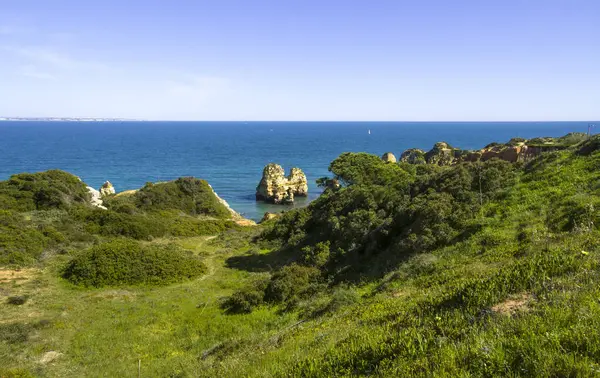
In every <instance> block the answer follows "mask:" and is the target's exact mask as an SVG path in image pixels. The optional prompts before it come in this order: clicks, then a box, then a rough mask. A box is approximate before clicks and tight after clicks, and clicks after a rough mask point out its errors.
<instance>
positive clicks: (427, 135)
mask: <svg viewBox="0 0 600 378" xmlns="http://www.w3.org/2000/svg"><path fill="white" fill-rule="evenodd" d="M589 123H590V122H33V121H31V122H11V121H6V122H0V180H5V179H7V178H9V177H10V175H12V174H15V173H21V172H38V171H43V170H47V169H55V168H56V169H62V170H65V171H68V172H71V173H73V174H75V175H77V176H79V177H81V179H82V180H83V181H85V182H86V183H87V184H88V185H90V186H93V187H95V188H99V187H100V186H101V185H102V183H104V182H105V181H106V180H109V181H111V182H112V183H113V185H114V186H115V188H116V190H117V191H123V190H129V189H137V188H139V187H141V186H143V185H144V184H145V183H146V182H148V181H152V182H156V181H167V180H172V179H175V178H177V177H181V176H195V177H198V178H202V179H205V180H207V181H208V182H209V183H210V184H211V185H212V187H213V188H214V189H215V191H216V192H217V193H218V194H219V195H220V196H221V197H222V198H224V199H225V200H226V201H227V202H229V204H230V205H231V207H233V208H234V209H235V210H237V211H238V212H240V213H241V214H243V215H244V216H246V217H248V218H251V219H260V218H261V217H262V215H263V213H264V212H265V211H280V210H281V209H282V207H281V206H275V205H267V204H263V203H257V202H256V201H255V198H254V194H255V189H256V185H257V184H258V182H259V181H260V178H261V174H262V169H263V167H264V166H265V165H266V164H268V163H270V162H274V163H277V164H280V165H282V166H283V167H284V169H285V170H286V172H287V171H289V169H290V168H292V167H300V168H301V169H302V170H303V171H304V172H305V173H306V175H307V177H308V180H309V193H310V195H309V198H308V200H310V199H313V198H316V197H317V196H318V195H319V190H318V188H317V187H316V185H315V180H316V179H317V178H319V177H322V176H325V175H327V174H328V171H327V167H328V165H329V163H330V162H331V161H332V160H333V159H335V158H336V157H337V156H338V155H339V154H341V153H342V152H346V151H352V152H359V151H365V152H370V153H373V154H377V155H382V154H383V153H385V152H393V153H394V154H395V155H396V156H397V157H398V156H399V155H400V154H401V153H402V152H403V151H404V150H405V149H407V148H412V147H415V148H421V149H424V150H429V149H430V148H431V147H432V146H433V144H434V143H435V142H438V141H446V142H448V143H450V144H451V145H453V146H455V147H458V148H463V149H475V148H482V147H483V146H485V145H486V144H488V143H490V142H506V141H508V140H509V139H510V138H512V137H522V138H532V137H537V136H561V135H564V134H567V133H569V132H574V131H578V132H587V126H588V124H589ZM369 130H370V134H369ZM308 200H302V199H300V200H298V201H297V203H296V206H303V205H305V204H306V203H307V201H308Z"/></svg>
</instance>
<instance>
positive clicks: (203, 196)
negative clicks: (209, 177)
mask: <svg viewBox="0 0 600 378" xmlns="http://www.w3.org/2000/svg"><path fill="white" fill-rule="evenodd" d="M134 197H135V198H134V200H135V204H136V206H137V207H138V208H140V209H142V210H146V211H150V210H153V211H155V210H181V211H183V212H185V213H186V214H188V215H208V216H213V217H217V218H230V217H231V214H230V212H229V210H228V209H227V208H226V207H225V205H223V204H222V203H221V202H220V201H219V199H218V198H217V196H216V195H215V193H214V191H213V190H212V188H211V187H210V185H208V183H207V182H206V181H205V180H199V179H197V178H194V177H182V178H179V179H177V180H175V181H170V182H166V183H159V184H151V183H148V184H146V185H145V186H144V187H143V188H142V189H140V190H138V191H137V192H136V193H135V195H134Z"/></svg>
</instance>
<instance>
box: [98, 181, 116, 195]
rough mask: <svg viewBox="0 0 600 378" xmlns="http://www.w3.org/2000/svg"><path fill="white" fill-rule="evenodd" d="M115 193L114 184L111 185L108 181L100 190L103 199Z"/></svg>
mask: <svg viewBox="0 0 600 378" xmlns="http://www.w3.org/2000/svg"><path fill="white" fill-rule="evenodd" d="M115 193H116V191H115V187H114V186H113V184H111V183H110V181H107V182H105V183H104V184H102V187H101V188H100V195H101V196H102V197H104V196H110V195H112V194H115Z"/></svg>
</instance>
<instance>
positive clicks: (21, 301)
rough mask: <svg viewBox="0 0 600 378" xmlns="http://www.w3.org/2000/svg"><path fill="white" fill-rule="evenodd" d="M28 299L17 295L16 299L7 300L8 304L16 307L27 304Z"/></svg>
mask: <svg viewBox="0 0 600 378" xmlns="http://www.w3.org/2000/svg"><path fill="white" fill-rule="evenodd" d="M27 299H28V298H27V296H25V295H17V296H14V297H8V299H7V300H6V303H8V304H11V305H15V306H20V305H22V304H25V302H27Z"/></svg>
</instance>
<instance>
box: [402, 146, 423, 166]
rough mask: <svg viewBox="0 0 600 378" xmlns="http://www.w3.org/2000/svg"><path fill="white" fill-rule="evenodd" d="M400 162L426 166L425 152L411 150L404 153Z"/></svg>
mask: <svg viewBox="0 0 600 378" xmlns="http://www.w3.org/2000/svg"><path fill="white" fill-rule="evenodd" d="M400 161H401V162H404V163H409V164H425V151H423V150H420V149H418V148H410V149H408V150H406V151H404V152H403V153H402V155H401V156H400Z"/></svg>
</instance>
